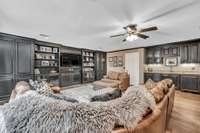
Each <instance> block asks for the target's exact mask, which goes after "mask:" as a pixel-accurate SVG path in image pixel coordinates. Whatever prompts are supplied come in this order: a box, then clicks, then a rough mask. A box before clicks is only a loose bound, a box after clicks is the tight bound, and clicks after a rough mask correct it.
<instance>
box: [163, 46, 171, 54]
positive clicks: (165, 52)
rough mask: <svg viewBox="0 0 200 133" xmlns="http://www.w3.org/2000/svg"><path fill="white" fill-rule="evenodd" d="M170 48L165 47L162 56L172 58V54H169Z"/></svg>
mask: <svg viewBox="0 0 200 133" xmlns="http://www.w3.org/2000/svg"><path fill="white" fill-rule="evenodd" d="M169 49H170V48H169V47H163V48H162V55H163V56H170V52H169Z"/></svg>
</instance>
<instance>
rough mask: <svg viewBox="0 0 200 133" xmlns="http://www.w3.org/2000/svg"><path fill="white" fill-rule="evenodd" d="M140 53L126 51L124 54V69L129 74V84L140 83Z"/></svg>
mask: <svg viewBox="0 0 200 133" xmlns="http://www.w3.org/2000/svg"><path fill="white" fill-rule="evenodd" d="M139 65H140V53H139V52H133V53H126V54H125V70H126V71H127V72H128V73H129V75H130V84H131V85H139V83H140V72H139V71H140V69H139Z"/></svg>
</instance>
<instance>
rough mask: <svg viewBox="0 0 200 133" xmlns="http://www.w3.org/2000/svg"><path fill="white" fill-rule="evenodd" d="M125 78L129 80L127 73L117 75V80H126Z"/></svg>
mask: <svg viewBox="0 0 200 133" xmlns="http://www.w3.org/2000/svg"><path fill="white" fill-rule="evenodd" d="M126 78H129V75H128V73H127V72H122V73H119V80H123V79H126Z"/></svg>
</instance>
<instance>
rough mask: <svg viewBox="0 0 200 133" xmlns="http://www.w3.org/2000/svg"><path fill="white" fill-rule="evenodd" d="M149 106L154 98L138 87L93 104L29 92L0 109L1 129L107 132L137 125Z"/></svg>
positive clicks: (14, 131) (16, 131)
mask: <svg viewBox="0 0 200 133" xmlns="http://www.w3.org/2000/svg"><path fill="white" fill-rule="evenodd" d="M148 107H149V108H151V109H154V107H155V100H154V98H153V97H152V95H151V94H150V93H148V92H147V91H146V90H145V89H141V88H132V87H130V88H129V89H128V90H127V91H126V92H125V94H124V95H123V96H122V97H120V98H117V99H115V100H111V101H108V102H93V103H70V102H67V101H64V100H57V99H53V98H50V97H47V96H44V95H40V94H38V93H37V92H35V91H29V92H27V93H26V94H25V95H23V96H21V97H19V98H17V99H16V100H14V101H12V102H11V103H8V104H5V105H4V106H3V107H2V108H1V109H0V110H1V111H0V112H1V113H2V114H1V115H2V116H3V118H2V119H4V120H0V122H4V123H0V126H1V127H0V128H1V129H0V132H1V131H3V132H1V133H110V132H112V130H113V128H114V126H115V124H117V125H123V126H124V127H125V128H134V127H136V126H137V123H138V122H139V120H141V119H142V116H143V114H144V113H145V110H146V109H147V108H148ZM3 124H4V126H5V128H4V129H3V126H2V125H3Z"/></svg>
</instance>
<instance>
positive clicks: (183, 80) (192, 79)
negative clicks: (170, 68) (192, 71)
mask: <svg viewBox="0 0 200 133" xmlns="http://www.w3.org/2000/svg"><path fill="white" fill-rule="evenodd" d="M166 78H169V79H172V80H173V82H174V84H175V86H176V89H178V90H183V91H191V92H198V93H200V75H184V74H183V75H182V74H163V73H145V74H144V79H145V82H146V81H147V80H148V79H152V80H153V81H157V82H158V81H161V80H163V79H166Z"/></svg>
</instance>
